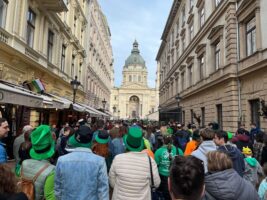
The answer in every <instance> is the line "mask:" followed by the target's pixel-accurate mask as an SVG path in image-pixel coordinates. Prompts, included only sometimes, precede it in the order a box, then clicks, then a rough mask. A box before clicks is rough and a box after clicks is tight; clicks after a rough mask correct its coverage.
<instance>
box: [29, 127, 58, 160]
mask: <svg viewBox="0 0 267 200" xmlns="http://www.w3.org/2000/svg"><path fill="white" fill-rule="evenodd" d="M50 130H51V129H50V126H48V125H40V126H38V127H37V128H36V129H34V130H33V131H32V133H31V143H32V148H31V150H30V156H31V157H32V158H33V159H36V160H45V159H48V158H51V157H52V156H53V155H54V153H55V141H54V140H53V138H52V134H51V131H50Z"/></svg>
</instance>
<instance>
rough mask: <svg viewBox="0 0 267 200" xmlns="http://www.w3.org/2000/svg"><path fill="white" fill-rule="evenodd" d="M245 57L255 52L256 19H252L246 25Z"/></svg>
mask: <svg viewBox="0 0 267 200" xmlns="http://www.w3.org/2000/svg"><path fill="white" fill-rule="evenodd" d="M246 38H247V56H249V55H251V54H253V53H254V52H255V51H256V18H255V17H253V18H252V19H251V20H250V21H249V22H248V23H247V24H246Z"/></svg>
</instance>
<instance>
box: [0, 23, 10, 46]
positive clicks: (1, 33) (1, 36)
mask: <svg viewBox="0 0 267 200" xmlns="http://www.w3.org/2000/svg"><path fill="white" fill-rule="evenodd" d="M8 38H9V34H8V33H7V32H6V31H5V30H4V29H3V28H1V27H0V42H4V43H6V44H8Z"/></svg>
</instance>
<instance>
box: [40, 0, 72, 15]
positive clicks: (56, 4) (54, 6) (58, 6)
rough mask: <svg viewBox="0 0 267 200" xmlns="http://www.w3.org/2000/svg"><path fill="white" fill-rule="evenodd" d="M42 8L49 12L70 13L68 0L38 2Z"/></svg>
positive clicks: (42, 0) (41, 0) (43, 0)
mask: <svg viewBox="0 0 267 200" xmlns="http://www.w3.org/2000/svg"><path fill="white" fill-rule="evenodd" d="M38 2H39V4H40V6H42V7H44V8H45V9H46V10H48V11H54V12H63V11H68V8H67V4H66V0H38Z"/></svg>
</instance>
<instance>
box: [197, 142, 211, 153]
mask: <svg viewBox="0 0 267 200" xmlns="http://www.w3.org/2000/svg"><path fill="white" fill-rule="evenodd" d="M197 150H199V151H201V152H202V153H204V154H206V153H208V152H209V151H215V150H216V144H215V143H214V142H213V140H208V141H203V142H202V143H201V144H200V145H199V147H198V149H197Z"/></svg>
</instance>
